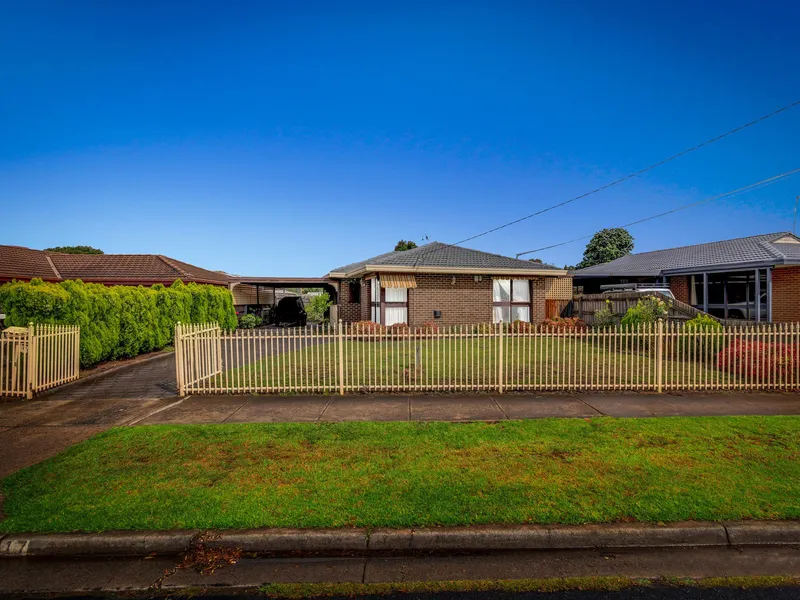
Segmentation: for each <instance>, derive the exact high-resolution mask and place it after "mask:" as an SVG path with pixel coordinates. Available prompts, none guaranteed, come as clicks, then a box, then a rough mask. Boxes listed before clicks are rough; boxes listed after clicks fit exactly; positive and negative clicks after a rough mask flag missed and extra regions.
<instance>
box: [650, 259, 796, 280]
mask: <svg viewBox="0 0 800 600" xmlns="http://www.w3.org/2000/svg"><path fill="white" fill-rule="evenodd" d="M784 264H786V265H797V264H800V261H797V260H792V259H773V260H759V261H752V262H745V263H727V264H722V265H704V266H699V267H684V268H681V269H664V270H663V271H662V273H663V274H664V275H667V276H670V275H688V274H692V273H720V272H724V271H749V270H751V269H762V268H766V267H774V266H776V265H784Z"/></svg>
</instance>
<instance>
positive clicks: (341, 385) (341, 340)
mask: <svg viewBox="0 0 800 600" xmlns="http://www.w3.org/2000/svg"><path fill="white" fill-rule="evenodd" d="M336 334H337V336H338V337H339V395H340V396H344V335H343V332H342V320H341V319H339V323H338V326H337V327H336Z"/></svg>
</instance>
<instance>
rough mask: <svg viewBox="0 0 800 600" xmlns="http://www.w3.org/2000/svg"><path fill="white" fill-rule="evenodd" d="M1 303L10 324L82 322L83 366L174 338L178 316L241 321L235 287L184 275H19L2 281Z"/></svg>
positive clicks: (230, 323) (230, 324) (229, 325)
mask: <svg viewBox="0 0 800 600" xmlns="http://www.w3.org/2000/svg"><path fill="white" fill-rule="evenodd" d="M0 307H2V311H4V312H5V314H6V320H5V324H6V325H9V326H10V325H18V326H23V327H24V326H26V325H28V323H31V322H33V323H57V324H61V325H80V328H81V366H82V367H89V366H91V365H94V364H97V363H99V362H101V361H104V360H115V359H118V358H127V357H131V356H136V355H137V354H141V353H143V352H150V351H152V350H159V349H161V348H164V347H165V346H168V345H169V344H171V343H172V341H173V335H174V332H175V323H177V322H178V321H181V322H182V323H204V322H210V321H216V322H218V323H219V324H220V325H221V326H222V327H223V328H225V329H234V328H235V327H236V311H235V310H234V308H233V296H232V295H231V293H230V291H229V290H227V289H225V288H223V287H218V286H214V285H200V284H196V283H189V284H188V285H184V284H183V283H182V282H181V281H176V282H175V283H173V284H172V285H171V286H169V287H165V286H163V285H161V284H157V285H154V286H153V287H149V288H146V287H142V286H138V287H132V286H125V285H115V286H105V285H102V284H99V283H83V282H82V281H80V280H68V281H62V282H60V283H46V282H43V281H42V280H41V279H34V280H32V281H30V282H22V281H14V282H11V283H7V284H5V285H3V286H0Z"/></svg>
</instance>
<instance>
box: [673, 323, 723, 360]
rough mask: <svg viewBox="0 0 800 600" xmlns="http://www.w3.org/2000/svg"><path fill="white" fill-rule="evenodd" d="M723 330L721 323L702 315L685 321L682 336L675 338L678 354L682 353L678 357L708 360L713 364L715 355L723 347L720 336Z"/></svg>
mask: <svg viewBox="0 0 800 600" xmlns="http://www.w3.org/2000/svg"><path fill="white" fill-rule="evenodd" d="M723 329H724V328H723V327H722V323H720V322H719V321H717V320H716V319H715V318H714V317H712V316H710V315H707V314H703V313H701V314H699V315H697V316H696V317H695V318H694V319H691V320H689V321H686V323H685V324H684V326H683V331H684V335H679V336H678V338H677V341H678V350H679V352H681V351H683V352H681V354H679V355H680V356H685V355H686V354H688V355H689V356H691V357H692V358H697V359H702V360H703V361H705V359H706V358H708V359H709V360H710V361H712V362H713V360H714V358H715V356H716V353H717V352H719V351H720V350H721V349H722V346H723V337H722V335H721V334H722V331H723ZM695 334H707V335H695ZM709 334H710V335H709ZM684 352H685V354H684Z"/></svg>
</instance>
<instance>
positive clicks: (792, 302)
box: [772, 267, 800, 323]
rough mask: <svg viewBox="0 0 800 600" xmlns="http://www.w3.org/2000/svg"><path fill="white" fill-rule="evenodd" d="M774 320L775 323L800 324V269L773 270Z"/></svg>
mask: <svg viewBox="0 0 800 600" xmlns="http://www.w3.org/2000/svg"><path fill="white" fill-rule="evenodd" d="M772 320H773V321H774V322H775V323H798V322H800V267H784V268H776V269H773V271H772Z"/></svg>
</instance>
